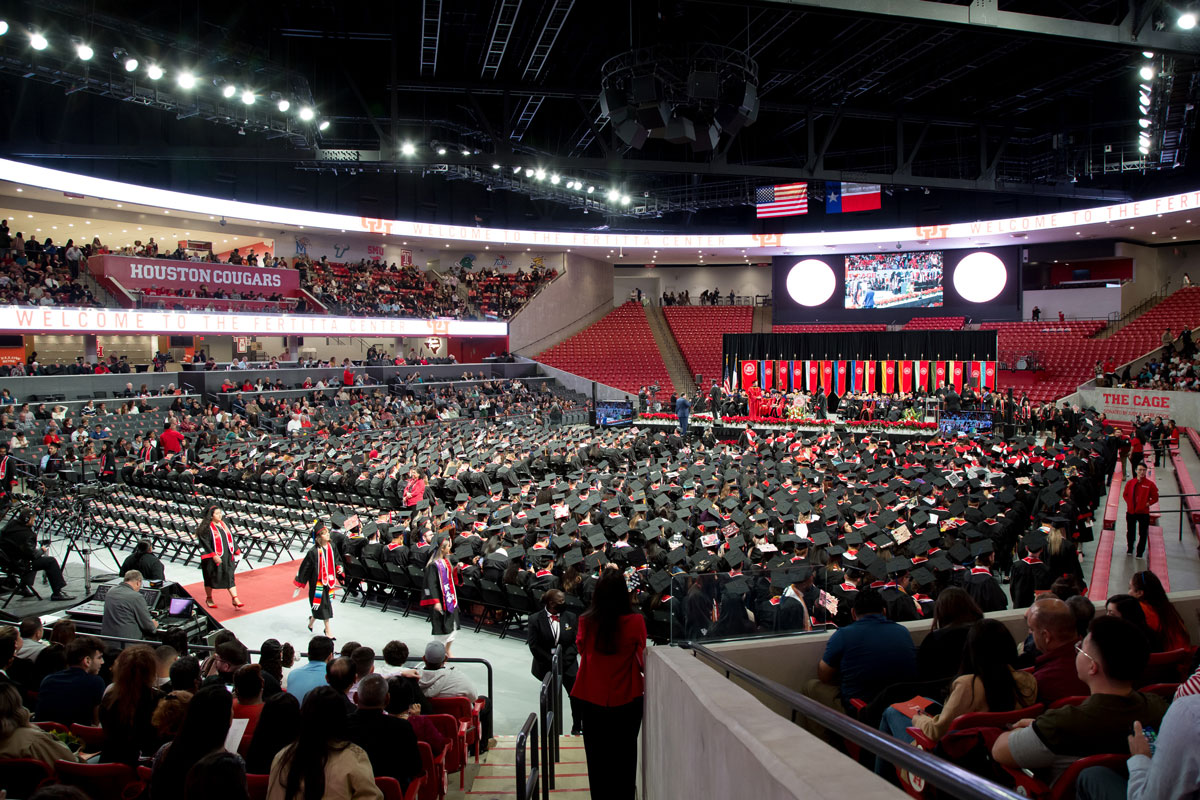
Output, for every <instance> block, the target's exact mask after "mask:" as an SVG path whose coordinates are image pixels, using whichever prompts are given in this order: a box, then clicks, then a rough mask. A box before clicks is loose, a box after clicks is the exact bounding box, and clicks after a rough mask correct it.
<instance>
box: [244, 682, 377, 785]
mask: <svg viewBox="0 0 1200 800" xmlns="http://www.w3.org/2000/svg"><path fill="white" fill-rule="evenodd" d="M299 730H300V738H298V739H297V740H296V741H295V743H294V744H290V745H288V746H287V747H286V748H284V749H283V750H281V751H280V752H279V754H278V755H276V756H275V759H274V761H272V762H271V779H270V781H269V782H268V784H267V800H322V798H325V799H326V800H351V799H353V800H359V799H360V798H362V799H365V798H378V800H382V799H383V792H382V791H380V790H379V788H378V787H376V786H375V773H374V771H373V770H372V769H371V761H370V759H369V758H367V753H366V751H364V750H363V749H362V748H361V747H359V746H358V745H356V744H351V743H350V741H349V738H348V737H347V735H346V700H345V698H344V697H343V696H342V695H341V694H339V693H338V691H337V690H336V689H334V688H333V687H331V686H319V687H317V688H316V689H313V690H312V691H311V692H309V693H308V694H307V695H306V696H305V697H304V705H303V706H302V707H301V709H300V728H299Z"/></svg>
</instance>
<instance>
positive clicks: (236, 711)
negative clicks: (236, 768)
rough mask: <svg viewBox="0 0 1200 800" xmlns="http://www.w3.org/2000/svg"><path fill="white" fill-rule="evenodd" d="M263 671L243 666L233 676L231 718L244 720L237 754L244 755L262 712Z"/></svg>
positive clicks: (249, 665)
mask: <svg viewBox="0 0 1200 800" xmlns="http://www.w3.org/2000/svg"><path fill="white" fill-rule="evenodd" d="M262 676H263V669H262V667H261V666H259V665H258V664H243V665H242V666H240V667H238V670H237V672H235V673H234V674H233V718H234V719H244V720H246V730H245V732H243V733H242V743H241V746H240V747H239V748H238V752H239V753H245V752H246V749H247V748H248V747H249V746H250V741H251V740H252V739H253V738H254V729H255V728H257V727H258V718H259V716H260V715H261V714H262V710H263V677H262Z"/></svg>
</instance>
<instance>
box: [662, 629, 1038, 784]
mask: <svg viewBox="0 0 1200 800" xmlns="http://www.w3.org/2000/svg"><path fill="white" fill-rule="evenodd" d="M682 646H683V647H685V648H686V649H689V650H692V651H693V652H694V653H695V654H696V655H697V656H702V657H704V658H706V659H708V660H710V661H712V662H714V663H715V664H716V665H717V666H719V667H720V668H721V669H722V670H724V672H725V677H726V678H732V677H733V676H735V675H736V676H737V677H738V678H739V679H740V680H742V681H745V682H746V683H747V684H749V685H750V686H751V687H752V688H754V689H756V690H758V691H760V692H763V693H765V694H768V695H770V696H771V697H772V698H774V699H776V700H780V701H782V702H784V703H786V704H787V705H789V706H791V709H792V721H793V722H795V721H796V717H797V715H798V714H799V715H802V716H804V717H807V718H808V719H810V720H812V721H813V722H815V723H817V724H819V725H821V726H822V727H824V728H825V729H827V730H828V731H829V732H830V733H833V734H836V735H838V736H841V737H842V738H844V739H846V740H848V741H851V742H854V743H855V744H857V745H858V746H860V747H862V748H863V749H865V750H869V751H870V752H872V753H875V754H876V755H878V756H881V757H882V758H884V759H885V760H887V761H890V762H891V763H892V764H895V765H896V766H898V767H903V768H904V769H906V770H908V771H909V772H911V773H912V774H914V775H917V776H918V777H921V778H924V779H925V780H926V781H928V782H929V783H931V784H933V785H934V786H936V787H937V788H938V789H941V790H942V791H944V792H948V793H949V794H950V795H952V796H953V797H957V798H961V800H1021V797H1020V795H1017V794H1014V793H1013V792H1010V791H1009V790H1008V789H1005V788H1004V787H1002V786H998V785H997V784H995V783H992V782H991V781H989V780H987V779H985V778H981V777H980V776H978V775H976V774H974V773H972V772H968V771H967V770H965V769H963V768H962V767H959V766H957V765H955V764H953V763H951V762H949V761H946V760H945V759H943V758H939V757H937V756H935V755H933V754H932V753H929V752H927V751H925V750H919V749H917V748H915V747H912V746H910V745H907V744H905V743H903V742H901V741H900V740H898V739H894V738H892V737H891V736H888V735H887V734H885V733H883V732H881V731H878V730H876V729H875V728H871V727H868V726H867V725H864V724H862V723H861V722H859V721H858V720H856V719H852V718H851V717H848V716H846V715H845V714H842V713H840V712H838V711H835V710H834V709H832V708H829V707H828V706H825V705H822V704H821V703H818V702H817V701H816V700H812V699H810V698H808V697H805V696H804V695H802V694H800V693H799V692H796V691H794V690H792V689H789V688H787V687H786V686H784V685H783V684H780V683H777V682H775V681H773V680H771V679H770V678H764V677H763V676H761V675H758V674H756V673H754V672H751V671H749V670H747V669H745V668H744V667H741V666H739V665H738V664H735V663H733V662H732V661H730V660H728V659H726V658H724V657H722V656H721V655H719V654H717V653H715V652H714V651H712V650H710V649H708V648H707V647H705V646H704V645H701V644H695V643H692V642H689V643H686V644H684V645H682Z"/></svg>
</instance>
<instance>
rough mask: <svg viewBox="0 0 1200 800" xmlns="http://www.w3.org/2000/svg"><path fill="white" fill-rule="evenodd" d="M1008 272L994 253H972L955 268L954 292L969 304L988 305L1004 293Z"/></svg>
mask: <svg viewBox="0 0 1200 800" xmlns="http://www.w3.org/2000/svg"><path fill="white" fill-rule="evenodd" d="M1006 283H1008V270H1007V269H1005V267H1004V262H1003V261H1001V260H1000V258H999V257H998V256H996V255H994V254H992V253H988V252H985V251H982V250H980V251H978V252H975V253H970V254H969V255H967V256H966V257H965V258H963V260H962V261H959V262H958V266H956V267H955V268H954V290H955V291H956V292H958V293H959V295H960V296H961V297H962V299H964V300H966V301H967V302H968V303H986V302H987V301H989V300H994V299H995V298H996V297H997V296H999V294H1000V293H1001V292H1002V291H1004V285H1005V284H1006Z"/></svg>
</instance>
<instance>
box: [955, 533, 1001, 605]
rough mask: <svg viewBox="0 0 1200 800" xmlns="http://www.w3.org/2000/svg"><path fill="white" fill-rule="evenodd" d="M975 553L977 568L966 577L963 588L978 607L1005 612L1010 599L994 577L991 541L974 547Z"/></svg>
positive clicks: (984, 541) (985, 541) (993, 553)
mask: <svg viewBox="0 0 1200 800" xmlns="http://www.w3.org/2000/svg"><path fill="white" fill-rule="evenodd" d="M971 550H972V551H973V552H974V553H975V566H974V567H972V568H971V571H970V573H969V574H968V575H967V576H966V579H965V581H964V586H963V588H964V589H966V590H967V594H969V595H971V599H972V600H974V601H975V602H976V604H978V606H979V607H980V608H981V609H983V610H984V611H985V612H986V611H1004V610H1005V609H1006V608H1008V598H1007V597H1005V596H1004V590H1003V589H1001V588H1000V583H999V581H997V580H996V578H995V577H994V576H993V575H992V561H993V558H994V555H995V550H994V549H993V545H992V542H991V540H990V539H984V540H983V541H981V542H977V543H976V544H974V545H972V547H971Z"/></svg>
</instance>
